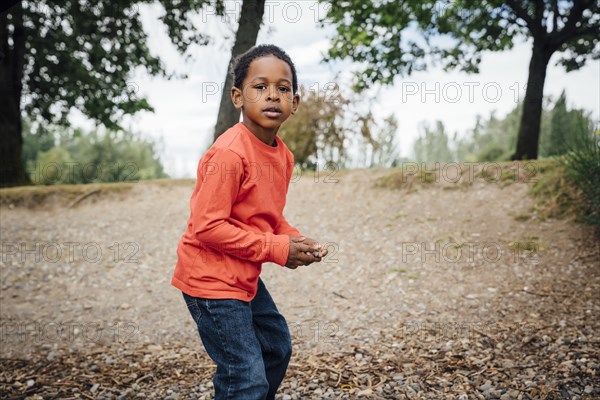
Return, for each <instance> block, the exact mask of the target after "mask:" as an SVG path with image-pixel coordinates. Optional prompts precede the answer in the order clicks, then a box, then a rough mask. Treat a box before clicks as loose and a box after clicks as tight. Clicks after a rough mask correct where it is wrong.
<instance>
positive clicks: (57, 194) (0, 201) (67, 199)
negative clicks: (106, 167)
mask: <svg viewBox="0 0 600 400" xmlns="http://www.w3.org/2000/svg"><path fill="white" fill-rule="evenodd" d="M195 181H196V180H195V179H151V180H144V181H137V182H103V183H87V184H59V185H31V186H17V187H11V188H3V189H0V205H8V206H14V207H27V208H35V207H37V206H40V205H42V204H44V203H46V202H47V201H49V200H53V201H56V202H59V203H63V204H64V205H65V206H68V205H69V204H71V203H72V202H74V201H76V200H77V199H78V198H80V197H81V196H84V195H86V194H89V193H91V192H95V195H100V196H101V195H106V194H110V193H112V194H120V193H126V192H128V191H130V190H131V189H132V188H133V187H134V186H135V185H155V186H161V187H174V186H180V185H185V186H189V185H194V183H195Z"/></svg>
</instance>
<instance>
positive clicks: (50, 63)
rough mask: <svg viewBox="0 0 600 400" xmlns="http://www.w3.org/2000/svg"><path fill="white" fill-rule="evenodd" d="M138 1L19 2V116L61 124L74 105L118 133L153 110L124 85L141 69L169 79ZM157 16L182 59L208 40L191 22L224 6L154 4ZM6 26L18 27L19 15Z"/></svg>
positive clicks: (219, 0) (207, 1)
mask: <svg viewBox="0 0 600 400" xmlns="http://www.w3.org/2000/svg"><path fill="white" fill-rule="evenodd" d="M149 3H153V2H150V1H139V0H120V1H110V0H100V1H72V0H71V1H60V2H50V1H47V0H43V1H26V2H25V1H24V2H22V7H23V14H22V18H23V20H22V24H23V29H24V30H25V37H26V43H25V53H24V60H23V65H25V68H24V71H23V100H24V101H23V110H22V111H23V112H24V114H25V115H27V116H28V117H30V118H31V119H32V120H33V121H34V123H35V124H36V125H37V124H42V123H43V122H49V123H56V124H61V125H65V126H67V125H68V124H69V122H68V120H67V115H68V113H69V111H70V109H71V108H72V107H75V108H77V109H78V110H80V111H81V112H82V113H84V114H85V115H86V116H88V117H89V118H91V119H93V120H95V121H97V122H100V123H102V124H104V125H105V126H106V127H107V128H109V129H115V130H116V129H120V128H121V127H120V121H121V118H122V116H123V115H124V114H133V113H135V112H137V111H140V110H152V107H151V106H150V104H149V103H148V102H147V101H146V99H145V98H143V97H142V96H140V93H137V85H136V84H135V83H134V82H130V81H128V79H129V77H130V75H131V74H132V73H133V72H134V70H135V69H136V68H137V67H139V66H143V67H144V68H145V69H146V70H147V71H148V72H149V73H150V74H152V75H161V76H165V77H167V78H171V77H173V74H170V73H168V72H167V71H166V69H165V67H164V65H163V63H162V61H161V60H160V58H159V57H158V56H155V55H153V54H151V53H150V50H149V49H148V47H147V45H146V42H147V35H146V33H145V32H144V29H143V27H142V22H141V19H140V12H139V8H140V6H142V5H144V4H149ZM158 3H159V4H161V5H162V7H163V8H164V11H165V12H164V14H163V16H162V17H161V20H162V22H163V23H164V24H165V26H166V28H167V33H168V35H169V38H170V39H171V41H172V43H173V44H174V45H175V46H176V48H177V49H178V50H179V51H180V52H181V53H185V52H186V51H187V50H188V49H189V48H190V46H191V45H193V44H199V45H203V44H205V43H207V40H208V38H207V37H206V36H205V35H203V34H201V33H199V32H198V29H197V27H195V26H194V25H193V23H192V20H191V17H192V16H193V15H194V14H196V13H198V12H200V11H202V10H203V9H204V8H206V7H208V6H214V7H215V10H216V13H220V14H222V13H223V12H224V8H223V0H191V1H184V2H176V3H174V2H172V1H168V0H159V1H158ZM7 15H8V19H7V22H8V24H9V26H12V27H13V29H14V25H11V24H20V21H19V20H18V18H17V17H16V16H17V15H18V13H17V11H14V12H13V11H11V10H9V11H8V14H7Z"/></svg>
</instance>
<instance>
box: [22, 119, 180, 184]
mask: <svg viewBox="0 0 600 400" xmlns="http://www.w3.org/2000/svg"><path fill="white" fill-rule="evenodd" d="M47 138H52V143H48V142H47ZM40 143H44V145H43V146H41V145H40ZM24 148H25V149H27V151H26V152H24V155H26V157H27V158H24V160H23V161H24V162H25V165H26V167H27V168H26V169H27V172H28V174H29V176H30V178H31V181H32V182H33V183H34V184H43V185H50V184H63V183H68V184H73V183H91V182H126V181H138V180H140V179H158V178H166V177H168V176H167V174H165V172H164V169H163V166H162V164H161V162H160V160H159V159H158V156H157V143H155V142H154V141H153V140H150V139H145V138H143V137H142V136H141V135H139V134H135V133H133V132H128V131H119V132H115V131H106V132H104V133H100V132H98V131H92V132H88V133H84V132H82V131H81V130H79V129H75V130H72V129H64V128H60V127H53V128H51V129H50V130H49V131H48V132H46V133H44V134H42V135H40V134H39V133H32V132H31V131H30V130H27V131H25V132H24Z"/></svg>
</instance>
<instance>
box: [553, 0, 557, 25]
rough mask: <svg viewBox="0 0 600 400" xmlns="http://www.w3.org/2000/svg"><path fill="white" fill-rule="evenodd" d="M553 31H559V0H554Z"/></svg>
mask: <svg viewBox="0 0 600 400" xmlns="http://www.w3.org/2000/svg"><path fill="white" fill-rule="evenodd" d="M552 14H553V15H552V32H558V0H552Z"/></svg>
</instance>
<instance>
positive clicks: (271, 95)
mask: <svg viewBox="0 0 600 400" xmlns="http://www.w3.org/2000/svg"><path fill="white" fill-rule="evenodd" d="M267 100H269V101H273V100H279V91H278V90H277V88H271V87H270V88H269V90H268V91H267Z"/></svg>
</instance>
